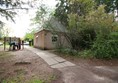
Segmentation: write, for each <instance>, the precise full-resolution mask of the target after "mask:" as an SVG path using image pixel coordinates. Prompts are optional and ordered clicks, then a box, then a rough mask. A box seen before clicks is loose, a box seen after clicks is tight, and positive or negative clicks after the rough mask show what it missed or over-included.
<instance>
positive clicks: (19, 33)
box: [7, 0, 57, 37]
mask: <svg viewBox="0 0 118 83" xmlns="http://www.w3.org/2000/svg"><path fill="white" fill-rule="evenodd" d="M42 3H44V4H46V5H48V6H49V7H50V8H52V9H53V8H55V5H56V3H57V2H56V1H55V0H43V2H42ZM34 16H35V10H34V9H30V10H29V12H25V11H20V12H19V14H18V15H17V16H16V18H15V23H13V22H7V25H8V26H9V27H10V29H12V30H11V33H10V36H16V37H23V36H24V35H25V33H26V32H27V31H28V29H31V28H32V27H31V26H30V23H31V21H30V19H31V18H33V17H34Z"/></svg>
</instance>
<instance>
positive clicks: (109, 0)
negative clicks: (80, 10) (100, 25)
mask: <svg viewBox="0 0 118 83" xmlns="http://www.w3.org/2000/svg"><path fill="white" fill-rule="evenodd" d="M95 1H96V3H97V5H98V6H99V5H103V4H104V5H106V6H105V10H106V12H108V13H109V12H114V10H118V0H95ZM117 14H118V12H117Z"/></svg>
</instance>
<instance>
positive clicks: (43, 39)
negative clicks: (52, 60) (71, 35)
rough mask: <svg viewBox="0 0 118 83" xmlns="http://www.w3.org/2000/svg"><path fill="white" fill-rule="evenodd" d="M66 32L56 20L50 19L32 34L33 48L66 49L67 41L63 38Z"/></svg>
mask: <svg viewBox="0 0 118 83" xmlns="http://www.w3.org/2000/svg"><path fill="white" fill-rule="evenodd" d="M66 32H67V31H66V29H65V27H64V26H63V25H62V24H61V23H59V21H58V20H57V19H56V18H51V19H50V20H49V21H47V22H46V23H45V24H44V25H43V26H42V28H41V29H40V30H39V31H38V32H36V33H35V34H34V47H37V48H41V49H54V48H57V47H59V46H63V47H68V46H69V44H68V41H67V39H66V38H65V36H64V34H65V33H66Z"/></svg>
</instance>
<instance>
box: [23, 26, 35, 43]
mask: <svg viewBox="0 0 118 83" xmlns="http://www.w3.org/2000/svg"><path fill="white" fill-rule="evenodd" d="M35 32H36V29H35V28H33V29H32V30H30V31H29V32H27V33H26V34H25V37H24V39H25V40H26V41H29V40H33V39H34V33H35Z"/></svg>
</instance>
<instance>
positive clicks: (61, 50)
mask: <svg viewBox="0 0 118 83" xmlns="http://www.w3.org/2000/svg"><path fill="white" fill-rule="evenodd" d="M57 51H58V52H59V53H63V54H67V55H72V56H76V55H78V51H76V50H73V49H70V48H59V49H57Z"/></svg>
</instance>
